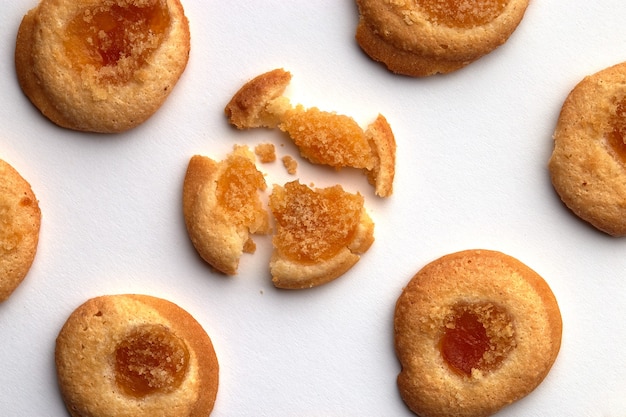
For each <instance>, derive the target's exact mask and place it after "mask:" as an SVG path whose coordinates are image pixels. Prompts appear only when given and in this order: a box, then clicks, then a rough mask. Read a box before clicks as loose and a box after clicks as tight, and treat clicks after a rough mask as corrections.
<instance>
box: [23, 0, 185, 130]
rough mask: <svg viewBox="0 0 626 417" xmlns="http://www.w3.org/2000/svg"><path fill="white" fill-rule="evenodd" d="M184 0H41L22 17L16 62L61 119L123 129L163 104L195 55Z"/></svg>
mask: <svg viewBox="0 0 626 417" xmlns="http://www.w3.org/2000/svg"><path fill="white" fill-rule="evenodd" d="M189 49H190V37H189V24H188V21H187V18H186V17H185V14H184V11H183V7H182V5H181V4H180V2H179V0H112V1H104V0H85V1H80V2H77V1H73V0H41V2H40V3H39V5H38V6H37V7H35V8H34V9H32V10H30V11H29V12H28V13H27V14H26V15H25V16H24V18H23V19H22V23H21V25H20V27H19V30H18V34H17V40H16V48H15V68H16V72H17V77H18V81H19V84H20V86H21V88H22V90H23V92H24V94H25V95H26V96H27V97H28V98H29V99H30V101H31V102H32V103H33V104H34V105H35V106H36V107H37V108H38V109H39V110H40V111H41V113H42V114H43V115H44V116H46V117H47V118H48V119H50V120H51V121H52V122H54V123H56V124H57V125H59V126H62V127H65V128H68V129H74V130H80V131H90V132H102V133H114V132H122V131H125V130H128V129H131V128H133V127H136V126H137V125H139V124H141V123H143V122H144V121H146V120H147V119H148V118H149V117H150V116H152V115H153V114H154V113H155V112H156V111H157V110H158V109H159V107H161V105H162V104H163V102H164V101H165V99H166V98H167V96H168V95H169V94H170V92H171V91H172V89H173V88H174V86H175V85H176V83H177V81H178V79H179V78H180V76H181V74H182V73H183V71H184V69H185V67H186V65H187V60H188V57H189Z"/></svg>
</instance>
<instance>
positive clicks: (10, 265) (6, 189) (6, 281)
mask: <svg viewBox="0 0 626 417" xmlns="http://www.w3.org/2000/svg"><path fill="white" fill-rule="evenodd" d="M40 227H41V210H40V208H39V202H38V201H37V198H36V197H35V194H34V192H33V190H32V188H31V186H30V184H29V183H28V181H26V180H25V179H24V178H23V177H22V176H21V175H20V174H19V172H18V171H16V170H15V168H13V167H12V166H11V165H10V164H9V163H7V162H5V161H3V160H1V159H0V302H1V301H4V300H6V299H7V298H9V296H10V295H11V294H12V293H13V291H14V290H15V289H16V288H17V287H18V286H19V285H20V283H21V282H22V281H23V280H24V278H25V277H26V275H27V274H28V271H29V270H30V268H31V266H32V263H33V261H34V259H35V255H36V253H37V245H38V243H39V230H40Z"/></svg>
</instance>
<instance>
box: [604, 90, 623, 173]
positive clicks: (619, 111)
mask: <svg viewBox="0 0 626 417" xmlns="http://www.w3.org/2000/svg"><path fill="white" fill-rule="evenodd" d="M607 140H608V143H609V146H610V147H611V149H612V150H613V152H614V153H615V155H616V156H617V159H618V160H620V161H621V162H622V163H624V164H626V97H625V98H623V99H621V100H616V103H615V113H613V115H612V117H611V119H610V130H609V134H608V136H607Z"/></svg>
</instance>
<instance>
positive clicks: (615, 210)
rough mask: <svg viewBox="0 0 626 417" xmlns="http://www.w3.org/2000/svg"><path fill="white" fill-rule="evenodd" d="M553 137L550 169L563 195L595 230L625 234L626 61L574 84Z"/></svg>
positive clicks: (615, 234) (556, 185)
mask: <svg viewBox="0 0 626 417" xmlns="http://www.w3.org/2000/svg"><path fill="white" fill-rule="evenodd" d="M553 137H554V150H553V152H552V156H551V157H550V161H549V169H550V175H551V179H552V184H553V185H554V188H555V190H556V191H557V193H558V194H559V196H560V197H561V200H562V201H563V202H564V203H565V205H566V206H567V207H569V209H570V210H572V212H574V213H575V214H576V215H577V216H578V217H580V218H581V219H583V220H585V221H587V222H588V223H590V224H592V225H593V226H594V227H596V228H597V229H599V230H601V231H603V232H605V233H608V234H609V235H612V236H624V235H626V63H620V64H617V65H614V66H612V67H609V68H606V69H604V70H602V71H599V72H597V73H595V74H592V75H589V76H587V77H585V78H584V79H583V80H582V81H580V82H579V83H578V84H577V85H576V86H575V87H574V89H573V90H572V91H571V92H570V93H569V95H568V96H567V98H566V99H565V102H564V103H563V106H562V108H561V113H560V115H559V120H558V122H557V126H556V129H555V132H554V136H553Z"/></svg>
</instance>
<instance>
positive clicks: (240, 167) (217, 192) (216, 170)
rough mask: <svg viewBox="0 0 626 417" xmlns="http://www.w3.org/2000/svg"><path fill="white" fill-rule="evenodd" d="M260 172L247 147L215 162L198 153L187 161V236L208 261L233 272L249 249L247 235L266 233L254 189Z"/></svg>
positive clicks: (267, 228)
mask: <svg viewBox="0 0 626 417" xmlns="http://www.w3.org/2000/svg"><path fill="white" fill-rule="evenodd" d="M266 188H267V185H266V183H265V179H264V177H263V174H262V173H261V172H259V171H258V170H257V168H256V166H255V163H254V154H253V153H252V151H251V150H250V149H249V148H248V147H246V146H235V149H234V151H233V152H232V153H231V154H230V155H228V157H227V158H226V159H225V160H223V161H220V162H216V161H214V160H212V159H211V158H208V157H206V156H201V155H195V156H193V157H192V158H191V160H190V161H189V166H188V168H187V173H186V175H185V180H184V184H183V214H184V217H185V224H186V227H187V232H188V234H189V237H190V239H191V241H192V243H193V245H194V247H195V248H196V250H197V251H198V253H199V254H200V256H201V257H202V259H204V260H205V261H206V262H207V263H209V264H210V265H211V266H213V267H214V268H215V269H217V270H218V271H220V272H222V273H224V274H227V275H234V274H236V273H237V268H238V266H239V260H240V258H241V256H242V254H243V253H244V252H248V253H252V252H254V250H255V248H256V246H255V244H254V242H253V241H252V238H251V237H250V235H251V234H255V233H259V234H266V233H269V231H270V225H269V215H268V212H267V210H265V209H264V208H263V204H262V202H261V199H260V196H259V191H263V190H265V189H266Z"/></svg>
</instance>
